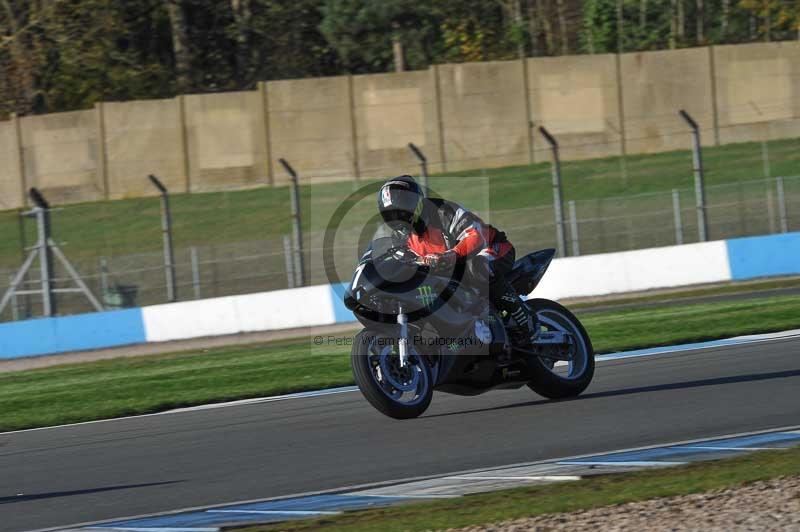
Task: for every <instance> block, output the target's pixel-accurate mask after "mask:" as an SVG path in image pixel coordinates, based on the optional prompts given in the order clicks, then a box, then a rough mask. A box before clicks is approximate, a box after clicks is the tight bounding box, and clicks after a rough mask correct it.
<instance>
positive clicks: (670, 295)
mask: <svg viewBox="0 0 800 532" xmlns="http://www.w3.org/2000/svg"><path fill="white" fill-rule="evenodd" d="M792 288H800V277H790V278H784V279H766V280H765V279H759V280H756V281H740V282H735V283H726V284H722V285H716V286H704V287H701V288H680V289H671V290H664V291H655V292H653V291H648V292H642V293H639V294H633V295H626V294H623V295H612V296H607V297H605V296H601V297H597V298H587V299H580V300H576V301H574V302H570V303H568V304H567V306H568V307H569V308H571V309H573V310H584V309H592V308H598V307H614V306H621V305H639V304H645V305H649V304H653V303H668V302H675V301H682V300H693V299H696V298H705V297H715V296H733V295H737V294H746V295H748V296H752V297H759V292H769V291H772V290H784V289H792ZM762 296H763V297H766V295H765V294H762ZM689 302H690V303H691V301H689ZM609 310H611V309H609Z"/></svg>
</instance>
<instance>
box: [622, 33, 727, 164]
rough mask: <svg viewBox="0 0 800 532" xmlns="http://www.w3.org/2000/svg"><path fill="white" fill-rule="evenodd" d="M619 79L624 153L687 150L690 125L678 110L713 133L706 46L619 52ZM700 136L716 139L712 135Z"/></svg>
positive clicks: (705, 139) (711, 96)
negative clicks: (623, 126) (628, 52)
mask: <svg viewBox="0 0 800 532" xmlns="http://www.w3.org/2000/svg"><path fill="white" fill-rule="evenodd" d="M620 79H621V80H622V101H623V113H624V120H625V137H626V150H627V152H628V153H654V152H662V151H670V150H686V149H690V148H691V138H690V136H689V135H688V131H689V130H688V126H687V125H686V122H684V121H683V120H682V119H681V118H680V117H679V116H678V110H679V109H685V110H686V111H687V112H688V113H689V114H690V115H692V117H693V118H694V119H695V121H697V123H698V124H700V127H701V128H703V129H704V130H707V131H712V132H713V127H714V96H713V89H712V85H711V54H710V49H709V48H689V49H685V50H671V51H658V52H640V53H635V54H622V55H621V56H620ZM704 133H705V132H704ZM702 139H703V142H704V143H706V144H713V143H714V135H713V133H712V134H704V136H703V137H702Z"/></svg>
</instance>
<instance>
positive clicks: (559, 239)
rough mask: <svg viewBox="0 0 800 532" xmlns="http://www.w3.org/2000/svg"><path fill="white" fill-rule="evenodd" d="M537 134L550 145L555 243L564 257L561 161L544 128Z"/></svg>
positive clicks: (553, 141)
mask: <svg viewBox="0 0 800 532" xmlns="http://www.w3.org/2000/svg"><path fill="white" fill-rule="evenodd" d="M539 132H540V133H541V134H542V136H543V137H544V138H545V140H546V141H547V143H548V144H550V149H551V150H552V152H553V161H552V172H553V211H554V213H555V221H556V243H557V246H558V251H559V252H560V253H561V254H562V256H566V255H567V254H568V253H569V251H568V250H567V236H566V234H565V233H564V199H563V197H562V193H561V160H560V158H559V154H558V142H557V141H556V139H555V138H554V137H553V136H552V135H551V134H550V133H549V132H548V131H547V130H546V129H545V128H544V127H539Z"/></svg>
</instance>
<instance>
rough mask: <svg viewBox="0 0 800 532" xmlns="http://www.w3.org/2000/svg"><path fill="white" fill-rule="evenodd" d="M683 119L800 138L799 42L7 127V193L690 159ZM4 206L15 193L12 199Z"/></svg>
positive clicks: (144, 108)
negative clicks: (545, 131)
mask: <svg viewBox="0 0 800 532" xmlns="http://www.w3.org/2000/svg"><path fill="white" fill-rule="evenodd" d="M679 109H686V110H687V111H689V112H690V113H691V114H692V116H693V117H694V118H695V119H696V120H697V122H698V123H699V124H700V126H701V127H702V128H703V142H704V143H706V144H709V145H711V144H717V143H720V142H721V143H728V142H743V141H760V140H768V139H775V138H788V137H797V136H800V43H797V42H779V43H757V44H746V45H726V46H715V47H706V48H691V49H682V50H666V51H655V52H640V53H630V54H622V55H620V56H615V55H583V56H565V57H548V58H530V59H527V60H525V61H520V60H516V61H497V62H486V63H464V64H455V65H438V66H435V67H432V68H431V69H429V70H427V71H418V72H403V73H395V74H375V75H365V76H339V77H331V78H316V79H301V80H283V81H270V82H267V83H261V84H260V85H259V90H256V91H242V92H228V93H217V94H204V95H188V96H181V97H178V98H177V99H175V100H166V101H165V100H155V101H144V102H128V103H124V104H119V103H108V104H101V105H98V107H97V109H93V110H89V111H78V112H71V113H58V114H52V115H41V116H33V117H25V118H22V119H21V120H20V130H21V137H22V146H21V148H22V150H21V151H22V153H23V155H24V160H25V164H24V176H23V175H20V172H19V170H18V168H19V165H18V164H17V165H15V164H13V161H14V160H15V158H16V157H17V156H16V154H17V153H19V152H20V146H19V145H18V143H17V135H16V128H15V126H14V122H13V121H11V122H3V123H0V162H6V163H11V164H8V165H0V192H9V194H3V198H4V200H3V201H4V202H5V203H6V204H13V203H14V202H15V201H18V200H15V199H13V198H14V197H15V195H16V192H18V191H19V190H20V187H21V186H22V183H23V182H25V183H27V186H30V185H33V186H40V187H41V188H43V189H44V191H45V192H46V193H48V197H49V198H51V200H52V201H53V202H54V203H66V202H77V201H90V200H94V199H102V198H105V197H110V198H121V197H132V196H139V195H149V194H152V190H150V188H148V186H147V182H146V180H145V178H146V175H147V174H149V173H154V174H157V175H159V177H161V178H162V180H164V181H165V182H167V183H168V184H170V185H171V187H170V188H172V189H177V190H182V191H183V190H190V191H208V190H219V189H235V188H246V187H251V186H255V185H261V184H267V183H277V184H285V183H286V182H287V181H288V177H287V176H286V173H285V172H284V170H283V168H282V167H281V166H280V165H279V164H278V159H279V158H285V159H287V160H288V161H290V162H291V163H292V164H293V165H294V167H295V168H296V169H297V170H298V171H299V173H300V175H301V178H302V179H303V180H305V181H319V180H330V179H353V178H356V177H359V178H363V177H378V176H386V175H392V174H396V173H398V172H401V171H414V172H416V171H417V169H418V167H417V164H416V160H415V158H414V157H413V156H412V155H411V153H410V152H409V151H408V149H407V144H408V143H409V142H414V143H415V144H417V145H418V146H420V148H422V149H423V150H424V152H425V153H426V155H427V157H428V159H429V161H430V163H431V164H430V169H431V171H434V172H436V171H442V170H448V171H461V170H469V169H477V168H487V167H496V166H505V165H514V164H527V163H529V162H531V161H545V160H549V153H548V151H547V146H546V145H545V143H544V142H543V140H542V139H541V137H540V136H539V134H538V132H536V131H535V129H533V128H532V127H531V126H534V127H535V126H539V125H544V126H546V127H547V128H549V129H550V130H551V131H552V132H553V133H554V134H555V135H556V137H557V138H558V139H559V140H560V142H561V144H562V158H563V159H564V160H570V159H585V158H592V157H604V156H612V155H618V154H621V153H629V154H633V153H653V152H662V151H668V150H676V149H687V150H688V149H689V147H690V145H691V139H690V135H689V130H688V127H687V125H686V124H685V123H684V122H683V121H682V120H681V119H680V118H679V117H678V115H677V111H678V110H679ZM5 198H12V199H9V200H6V199H5Z"/></svg>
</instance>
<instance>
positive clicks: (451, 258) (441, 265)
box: [422, 251, 458, 270]
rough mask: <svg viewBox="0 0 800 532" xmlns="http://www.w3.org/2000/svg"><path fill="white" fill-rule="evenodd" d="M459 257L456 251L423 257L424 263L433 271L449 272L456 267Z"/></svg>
mask: <svg viewBox="0 0 800 532" xmlns="http://www.w3.org/2000/svg"><path fill="white" fill-rule="evenodd" d="M457 260H458V255H457V254H456V252H455V251H445V252H444V253H431V254H429V255H425V256H424V257H422V262H423V264H425V265H426V266H428V267H429V268H430V269H432V270H449V269H451V268H452V267H453V266H455V264H456V261H457Z"/></svg>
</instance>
